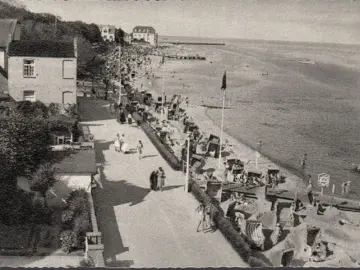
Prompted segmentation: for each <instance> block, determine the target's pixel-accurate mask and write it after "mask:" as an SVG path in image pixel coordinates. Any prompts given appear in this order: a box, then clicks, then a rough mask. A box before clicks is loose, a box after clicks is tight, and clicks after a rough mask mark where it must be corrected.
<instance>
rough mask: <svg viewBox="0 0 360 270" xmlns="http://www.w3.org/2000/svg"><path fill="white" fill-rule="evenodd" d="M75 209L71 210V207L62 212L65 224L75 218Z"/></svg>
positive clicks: (62, 219)
mask: <svg viewBox="0 0 360 270" xmlns="http://www.w3.org/2000/svg"><path fill="white" fill-rule="evenodd" d="M74 215H75V213H74V211H72V210H70V209H67V210H64V211H63V212H62V213H61V221H62V222H63V223H64V224H67V225H69V224H71V222H72V220H73V218H74Z"/></svg>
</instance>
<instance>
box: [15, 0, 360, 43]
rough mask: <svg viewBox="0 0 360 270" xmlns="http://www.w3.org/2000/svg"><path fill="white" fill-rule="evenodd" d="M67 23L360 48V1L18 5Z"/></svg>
mask: <svg viewBox="0 0 360 270" xmlns="http://www.w3.org/2000/svg"><path fill="white" fill-rule="evenodd" d="M18 2H21V3H23V4H24V5H25V6H26V7H27V8H28V9H29V10H30V11H33V12H41V13H44V12H46V13H52V14H54V15H58V16H60V17H61V18H62V20H66V21H74V20H81V21H84V22H88V23H96V24H113V25H115V26H116V27H121V28H122V29H123V30H125V31H126V32H128V33H129V32H131V31H132V29H133V27H134V26H136V25H148V26H153V27H154V28H155V30H156V32H157V33H158V34H159V35H160V36H191V37H214V38H223V39H225V38H241V39H265V40H284V41H303V42H327V43H343V44H360V0H159V1H155V0H150V1H146V0H138V1H136V0H66V1H65V0H18Z"/></svg>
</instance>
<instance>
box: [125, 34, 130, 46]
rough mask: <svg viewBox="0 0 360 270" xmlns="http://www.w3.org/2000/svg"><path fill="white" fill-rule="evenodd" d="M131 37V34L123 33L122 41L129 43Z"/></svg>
mask: <svg viewBox="0 0 360 270" xmlns="http://www.w3.org/2000/svg"><path fill="white" fill-rule="evenodd" d="M131 39H132V36H131V34H128V33H124V41H125V42H127V43H129V44H130V43H131Z"/></svg>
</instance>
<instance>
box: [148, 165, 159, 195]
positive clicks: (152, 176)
mask: <svg viewBox="0 0 360 270" xmlns="http://www.w3.org/2000/svg"><path fill="white" fill-rule="evenodd" d="M157 177H158V170H154V171H152V172H151V174H150V190H154V191H156V190H157Z"/></svg>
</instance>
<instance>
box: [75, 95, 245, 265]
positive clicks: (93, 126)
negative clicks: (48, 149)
mask: <svg viewBox="0 0 360 270" xmlns="http://www.w3.org/2000/svg"><path fill="white" fill-rule="evenodd" d="M81 109H82V114H83V115H84V117H83V121H84V124H87V125H89V128H90V131H91V133H93V134H94V135H95V140H96V143H95V147H96V155H97V162H99V163H101V164H103V169H102V170H101V171H102V178H101V181H102V184H103V189H100V188H97V189H96V190H95V191H94V203H95V208H96V214H97V217H98V223H99V229H100V231H101V232H102V233H103V241H104V245H105V251H104V257H105V261H106V266H117V267H121V266H124V267H159V268H160V267H246V266H247V264H246V263H244V262H243V261H242V259H241V258H240V257H239V255H238V254H237V253H236V252H235V251H234V250H233V249H232V247H231V246H230V244H229V243H228V242H227V240H226V239H225V238H224V237H223V236H222V234H221V233H220V232H219V231H215V232H208V233H196V226H197V222H198V219H197V215H196V213H195V208H196V206H197V202H196V200H195V199H194V198H193V197H192V195H191V194H185V193H184V187H183V186H184V175H183V174H182V173H181V172H176V171H173V170H172V169H171V168H170V166H169V165H168V164H167V163H166V161H165V160H164V159H163V158H162V157H161V156H160V154H159V153H158V151H157V150H156V148H155V147H154V146H153V145H152V144H151V142H150V141H149V139H148V138H147V137H146V135H145V134H144V133H143V131H142V130H141V129H140V128H136V127H131V126H129V125H127V124H125V125H120V124H119V123H117V122H116V120H115V119H114V117H111V116H110V114H109V112H108V107H107V104H106V102H105V101H100V100H85V101H84V103H83V106H81ZM109 116H110V118H111V119H109ZM116 133H121V134H122V133H123V134H125V138H126V139H127V142H128V143H129V148H130V149H131V148H135V147H136V142H137V140H139V139H141V140H142V141H143V142H144V158H143V159H141V160H140V161H139V160H138V158H137V154H136V153H132V154H127V155H124V154H122V153H118V152H115V151H114V145H113V139H114V138H115V135H116ZM159 166H161V167H163V168H164V170H165V173H166V176H167V179H166V187H165V190H164V192H154V191H151V192H150V191H149V175H150V173H151V171H152V170H154V169H155V168H158V167H159Z"/></svg>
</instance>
